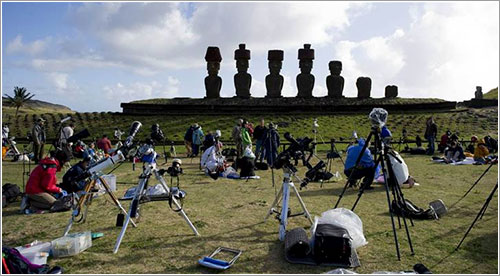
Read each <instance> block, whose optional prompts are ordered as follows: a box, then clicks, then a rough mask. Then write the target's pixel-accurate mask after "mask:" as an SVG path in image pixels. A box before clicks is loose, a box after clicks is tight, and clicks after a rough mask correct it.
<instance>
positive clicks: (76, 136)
mask: <svg viewBox="0 0 500 276" xmlns="http://www.w3.org/2000/svg"><path fill="white" fill-rule="evenodd" d="M70 118H71V117H70ZM89 136H90V132H89V131H88V129H86V128H85V129H84V130H82V131H80V132H78V133H77V134H74V135H73V136H70V137H69V138H68V139H66V141H67V142H68V143H76V142H77V141H78V140H82V139H85V138H87V137H89Z"/></svg>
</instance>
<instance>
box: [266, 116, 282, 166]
mask: <svg viewBox="0 0 500 276" xmlns="http://www.w3.org/2000/svg"><path fill="white" fill-rule="evenodd" d="M268 127H269V128H268V130H267V131H266V132H265V133H264V137H265V138H264V141H263V144H264V150H265V154H266V161H267V164H268V165H269V166H270V167H273V165H274V162H275V161H276V159H277V158H278V148H279V146H280V135H279V133H278V130H277V129H276V128H275V127H274V124H273V123H272V122H271V123H269V125H268Z"/></svg>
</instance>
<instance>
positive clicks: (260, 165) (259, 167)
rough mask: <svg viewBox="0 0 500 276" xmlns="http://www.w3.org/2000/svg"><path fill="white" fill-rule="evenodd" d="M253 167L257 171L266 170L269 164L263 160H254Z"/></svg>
mask: <svg viewBox="0 0 500 276" xmlns="http://www.w3.org/2000/svg"><path fill="white" fill-rule="evenodd" d="M255 168H256V169H257V170H259V171H267V170H268V169H269V165H267V163H264V162H255Z"/></svg>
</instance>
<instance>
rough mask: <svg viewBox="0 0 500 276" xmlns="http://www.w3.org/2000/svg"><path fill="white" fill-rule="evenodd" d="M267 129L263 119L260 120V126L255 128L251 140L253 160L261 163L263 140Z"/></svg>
mask: <svg viewBox="0 0 500 276" xmlns="http://www.w3.org/2000/svg"><path fill="white" fill-rule="evenodd" d="M266 132H267V127H266V125H265V122H264V119H261V120H260V125H258V126H257V127H255V129H254V131H253V138H254V139H255V155H256V156H255V160H256V161H257V160H259V161H260V162H262V159H263V158H264V139H265V138H266Z"/></svg>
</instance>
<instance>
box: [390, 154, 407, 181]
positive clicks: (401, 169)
mask: <svg viewBox="0 0 500 276" xmlns="http://www.w3.org/2000/svg"><path fill="white" fill-rule="evenodd" d="M392 154H394V155H395V156H396V158H395V157H394V156H393V155H392ZM388 156H389V160H390V161H391V165H392V171H393V172H394V176H395V177H396V181H397V182H398V184H399V186H402V185H403V183H405V182H406V180H408V177H410V173H409V171H408V166H407V165H406V163H405V161H404V160H403V158H402V157H401V155H399V153H397V152H396V151H393V152H392V153H391V154H388Z"/></svg>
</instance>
